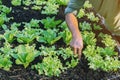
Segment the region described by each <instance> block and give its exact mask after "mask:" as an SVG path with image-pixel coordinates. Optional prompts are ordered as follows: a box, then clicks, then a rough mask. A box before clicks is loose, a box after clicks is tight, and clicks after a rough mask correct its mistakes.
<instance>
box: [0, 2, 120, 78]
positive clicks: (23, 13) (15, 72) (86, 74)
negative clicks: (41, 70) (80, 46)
mask: <svg viewBox="0 0 120 80" xmlns="http://www.w3.org/2000/svg"><path fill="white" fill-rule="evenodd" d="M10 1H11V0H3V4H4V5H6V6H9V7H10V6H11V4H10ZM12 7H13V6H12ZM12 9H13V10H12V12H11V13H10V14H9V15H8V16H13V17H14V20H11V23H12V22H28V21H30V20H31V18H35V19H43V18H46V15H41V14H40V11H34V10H30V9H29V10H24V9H23V7H22V6H21V7H13V8H12ZM64 9H65V7H63V6H61V7H60V9H59V10H60V11H59V12H60V13H58V15H57V16H56V18H57V19H63V20H64ZM53 16H54V15H53ZM1 33H2V31H1ZM0 45H2V42H0ZM87 63H88V62H87V60H86V59H85V57H84V55H82V59H81V61H80V62H79V64H78V65H77V66H76V67H75V68H73V69H68V70H67V71H65V72H64V73H62V74H60V76H59V77H47V76H45V75H38V73H37V72H36V71H35V70H31V68H30V67H29V68H27V69H25V68H23V66H18V65H13V67H12V68H11V70H10V71H4V70H2V69H0V80H120V71H118V72H114V73H113V72H109V73H107V72H103V71H100V70H97V71H94V70H91V69H89V66H88V65H87Z"/></svg>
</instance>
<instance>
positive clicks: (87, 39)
mask: <svg viewBox="0 0 120 80" xmlns="http://www.w3.org/2000/svg"><path fill="white" fill-rule="evenodd" d="M82 36H83V41H84V44H85V45H96V41H97V39H96V38H95V33H93V32H88V31H84V32H82Z"/></svg>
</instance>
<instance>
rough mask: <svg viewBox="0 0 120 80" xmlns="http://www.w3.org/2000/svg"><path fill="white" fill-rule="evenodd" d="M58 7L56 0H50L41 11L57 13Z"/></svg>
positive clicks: (47, 13)
mask: <svg viewBox="0 0 120 80" xmlns="http://www.w3.org/2000/svg"><path fill="white" fill-rule="evenodd" d="M58 8H59V5H58V4H57V3H56V0H48V1H47V2H46V5H45V6H44V7H43V10H42V12H41V13H42V14H46V15H51V14H57V12H58Z"/></svg>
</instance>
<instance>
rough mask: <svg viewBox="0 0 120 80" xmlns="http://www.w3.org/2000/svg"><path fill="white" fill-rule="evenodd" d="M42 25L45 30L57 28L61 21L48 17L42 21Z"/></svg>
mask: <svg viewBox="0 0 120 80" xmlns="http://www.w3.org/2000/svg"><path fill="white" fill-rule="evenodd" d="M41 23H42V24H43V25H44V28H45V29H50V28H55V27H56V26H57V25H58V24H60V23H61V20H55V17H52V18H50V17H47V18H46V19H42V20H41Z"/></svg>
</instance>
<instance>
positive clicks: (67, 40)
mask: <svg viewBox="0 0 120 80" xmlns="http://www.w3.org/2000/svg"><path fill="white" fill-rule="evenodd" d="M59 35H60V36H62V39H63V41H64V43H65V44H66V45H69V43H70V41H71V39H72V34H71V32H70V31H69V30H68V29H65V30H64V31H62V32H60V33H59Z"/></svg>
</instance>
